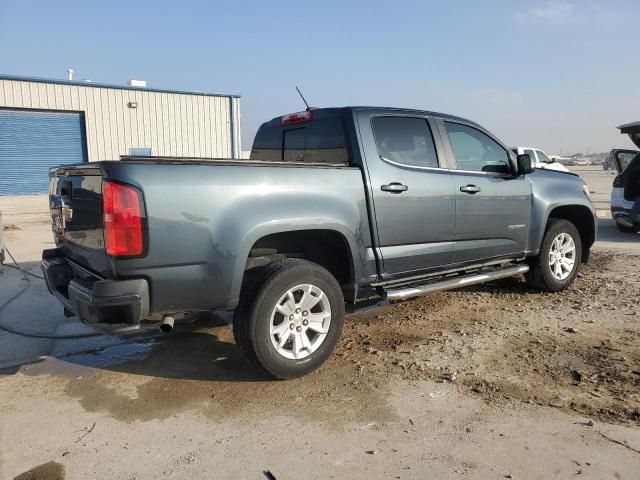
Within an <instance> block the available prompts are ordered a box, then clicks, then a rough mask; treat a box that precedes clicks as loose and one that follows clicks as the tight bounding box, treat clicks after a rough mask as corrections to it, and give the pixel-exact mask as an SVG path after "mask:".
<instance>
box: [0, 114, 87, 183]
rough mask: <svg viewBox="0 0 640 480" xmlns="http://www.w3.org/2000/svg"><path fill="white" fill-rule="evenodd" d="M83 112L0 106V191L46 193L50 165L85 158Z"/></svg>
mask: <svg viewBox="0 0 640 480" xmlns="http://www.w3.org/2000/svg"><path fill="white" fill-rule="evenodd" d="M83 125H84V119H83V117H82V113H70V112H49V111H47V112H45V111H36V110H9V109H0V195H26V194H32V193H47V191H48V185H49V173H48V171H49V167H53V166H55V165H61V164H67V163H79V162H84V161H86V147H85V141H84V134H83V131H84V127H83Z"/></svg>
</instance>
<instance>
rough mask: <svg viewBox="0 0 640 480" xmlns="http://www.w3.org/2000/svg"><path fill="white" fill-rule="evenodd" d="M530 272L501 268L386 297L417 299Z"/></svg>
mask: <svg viewBox="0 0 640 480" xmlns="http://www.w3.org/2000/svg"><path fill="white" fill-rule="evenodd" d="M528 271H529V265H517V266H513V267H506V268H500V269H496V270H492V271H489V272H481V273H473V274H471V275H462V276H458V277H454V278H449V279H447V280H442V281H435V282H431V283H426V284H423V285H412V286H409V287H403V288H397V289H390V290H386V291H385V295H384V297H385V298H386V299H387V300H404V299H407V298H412V297H417V296H420V295H424V294H425V293H430V292H437V291H438V290H449V289H451V288H460V287H466V286H468V285H475V284H477V283H484V282H489V281H491V280H498V279H500V278H507V277H513V276H514V275H518V274H520V273H526V272H528Z"/></svg>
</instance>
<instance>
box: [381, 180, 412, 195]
mask: <svg viewBox="0 0 640 480" xmlns="http://www.w3.org/2000/svg"><path fill="white" fill-rule="evenodd" d="M380 190H382V191H383V192H391V193H402V192H406V191H407V190H409V187H407V186H406V185H403V184H401V183H398V182H391V183H390V184H389V185H382V186H381V187H380Z"/></svg>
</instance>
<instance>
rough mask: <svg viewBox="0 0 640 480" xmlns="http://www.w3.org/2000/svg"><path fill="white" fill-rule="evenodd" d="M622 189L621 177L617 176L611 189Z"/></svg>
mask: <svg viewBox="0 0 640 480" xmlns="http://www.w3.org/2000/svg"><path fill="white" fill-rule="evenodd" d="M621 187H622V177H621V176H620V175H618V176H617V177H616V178H614V179H613V188H621Z"/></svg>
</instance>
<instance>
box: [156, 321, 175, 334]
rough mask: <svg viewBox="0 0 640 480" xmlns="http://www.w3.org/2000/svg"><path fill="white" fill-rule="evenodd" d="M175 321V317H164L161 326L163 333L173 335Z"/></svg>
mask: <svg viewBox="0 0 640 480" xmlns="http://www.w3.org/2000/svg"><path fill="white" fill-rule="evenodd" d="M174 321H175V319H174V318H173V317H164V318H163V319H162V323H161V324H160V330H161V331H162V332H163V333H171V332H173V322H174Z"/></svg>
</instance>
